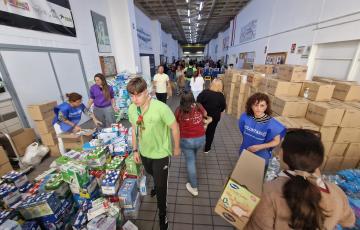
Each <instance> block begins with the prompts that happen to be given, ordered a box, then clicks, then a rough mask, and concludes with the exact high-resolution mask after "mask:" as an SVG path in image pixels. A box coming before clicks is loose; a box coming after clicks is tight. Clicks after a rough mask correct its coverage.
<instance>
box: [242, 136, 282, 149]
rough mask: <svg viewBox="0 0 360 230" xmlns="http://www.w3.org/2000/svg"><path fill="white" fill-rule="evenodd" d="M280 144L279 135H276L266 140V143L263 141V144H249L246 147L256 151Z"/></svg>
mask: <svg viewBox="0 0 360 230" xmlns="http://www.w3.org/2000/svg"><path fill="white" fill-rule="evenodd" d="M279 144H280V135H277V136H275V137H274V139H272V141H270V142H268V143H264V144H260V145H253V146H250V147H249V148H248V150H249V151H250V152H253V153H255V152H257V151H260V150H263V149H268V148H273V147H276V146H278V145H279Z"/></svg>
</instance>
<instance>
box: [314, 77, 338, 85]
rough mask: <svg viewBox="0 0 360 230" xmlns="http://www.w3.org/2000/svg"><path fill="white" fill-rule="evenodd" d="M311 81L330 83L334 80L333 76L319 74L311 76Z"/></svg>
mask: <svg viewBox="0 0 360 230" xmlns="http://www.w3.org/2000/svg"><path fill="white" fill-rule="evenodd" d="M312 80H313V81H317V82H321V83H325V84H332V83H333V82H334V81H335V78H333V77H321V76H314V77H313V78H312Z"/></svg>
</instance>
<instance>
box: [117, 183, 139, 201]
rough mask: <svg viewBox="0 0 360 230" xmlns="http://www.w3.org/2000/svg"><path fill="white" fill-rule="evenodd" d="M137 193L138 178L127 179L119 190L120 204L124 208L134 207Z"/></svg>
mask: <svg viewBox="0 0 360 230" xmlns="http://www.w3.org/2000/svg"><path fill="white" fill-rule="evenodd" d="M137 194H138V189H137V180H136V179H130V178H127V179H125V180H124V181H123V184H122V185H121V187H120V189H119V192H118V197H119V199H120V206H121V207H123V208H133V204H134V201H135V199H136V196H137Z"/></svg>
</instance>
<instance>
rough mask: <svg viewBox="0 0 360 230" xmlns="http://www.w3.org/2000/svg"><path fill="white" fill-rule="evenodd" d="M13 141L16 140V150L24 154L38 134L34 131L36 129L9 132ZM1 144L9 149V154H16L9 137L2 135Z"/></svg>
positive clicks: (21, 154)
mask: <svg viewBox="0 0 360 230" xmlns="http://www.w3.org/2000/svg"><path fill="white" fill-rule="evenodd" d="M9 135H10V137H11V139H12V141H13V142H14V145H15V148H16V151H17V152H18V154H19V156H24V154H25V151H26V148H27V147H28V146H29V145H30V144H32V143H33V142H35V141H36V135H35V132H34V129H29V128H26V129H20V130H17V131H15V132H13V133H10V134H9ZM0 142H1V145H2V146H3V147H4V149H5V150H6V151H7V153H8V154H9V156H15V154H14V152H13V150H12V147H11V145H10V143H9V141H8V140H7V138H5V137H2V138H1V139H0Z"/></svg>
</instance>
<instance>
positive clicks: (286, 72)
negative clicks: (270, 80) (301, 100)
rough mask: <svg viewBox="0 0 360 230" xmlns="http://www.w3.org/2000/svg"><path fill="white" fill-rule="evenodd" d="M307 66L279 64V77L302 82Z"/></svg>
mask: <svg viewBox="0 0 360 230" xmlns="http://www.w3.org/2000/svg"><path fill="white" fill-rule="evenodd" d="M306 72H307V66H301V65H279V69H278V72H277V74H278V76H279V79H281V80H284V81H291V82H303V81H305V79H306Z"/></svg>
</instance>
